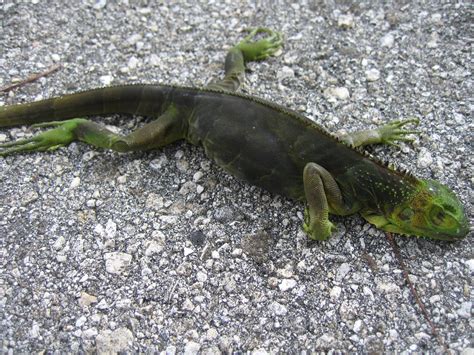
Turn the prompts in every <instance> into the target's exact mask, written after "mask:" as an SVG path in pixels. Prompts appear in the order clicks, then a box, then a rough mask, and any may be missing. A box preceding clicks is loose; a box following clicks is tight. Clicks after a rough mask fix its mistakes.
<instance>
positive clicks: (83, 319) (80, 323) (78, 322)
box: [76, 316, 87, 328]
mask: <svg viewBox="0 0 474 355" xmlns="http://www.w3.org/2000/svg"><path fill="white" fill-rule="evenodd" d="M86 322H87V318H86V316H82V317H79V318H78V319H77V320H76V327H79V328H80V327H82V326H83V325H84V324H86Z"/></svg>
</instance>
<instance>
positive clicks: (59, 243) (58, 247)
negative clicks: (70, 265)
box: [53, 236, 66, 250]
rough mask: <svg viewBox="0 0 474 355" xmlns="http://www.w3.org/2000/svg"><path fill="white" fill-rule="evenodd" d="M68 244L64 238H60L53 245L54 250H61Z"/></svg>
mask: <svg viewBox="0 0 474 355" xmlns="http://www.w3.org/2000/svg"><path fill="white" fill-rule="evenodd" d="M65 243H66V239H65V238H64V237H63V236H60V237H59V238H58V239H56V241H55V242H54V244H53V249H54V250H61V249H62V248H63V246H64V244H65Z"/></svg>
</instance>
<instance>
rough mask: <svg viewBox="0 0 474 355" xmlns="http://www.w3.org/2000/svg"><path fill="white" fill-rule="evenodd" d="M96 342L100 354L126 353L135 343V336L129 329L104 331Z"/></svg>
mask: <svg viewBox="0 0 474 355" xmlns="http://www.w3.org/2000/svg"><path fill="white" fill-rule="evenodd" d="M95 341H96V346H97V353H99V354H114V353H118V352H126V350H128V349H129V346H130V345H131V343H132V341H133V334H132V332H131V331H130V330H128V329H127V328H119V329H116V330H114V331H110V330H103V331H101V332H100V333H99V335H97V337H96V339H95Z"/></svg>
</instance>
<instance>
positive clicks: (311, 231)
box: [303, 208, 337, 240]
mask: <svg viewBox="0 0 474 355" xmlns="http://www.w3.org/2000/svg"><path fill="white" fill-rule="evenodd" d="M303 230H304V231H305V233H306V234H307V235H308V237H309V238H310V239H312V240H328V239H329V237H330V236H331V235H332V234H333V233H334V232H335V231H337V228H336V226H335V225H334V224H333V223H332V222H331V221H330V220H329V219H326V220H320V221H317V220H316V221H314V220H313V221H311V218H310V212H309V211H308V209H307V208H306V209H305V211H304V222H303Z"/></svg>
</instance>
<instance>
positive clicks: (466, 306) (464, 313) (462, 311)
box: [456, 302, 472, 319]
mask: <svg viewBox="0 0 474 355" xmlns="http://www.w3.org/2000/svg"><path fill="white" fill-rule="evenodd" d="M456 313H457V314H458V315H459V316H460V317H463V318H466V319H469V318H470V317H471V313H472V302H463V303H461V307H460V308H459V309H458V310H457V311H456Z"/></svg>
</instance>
